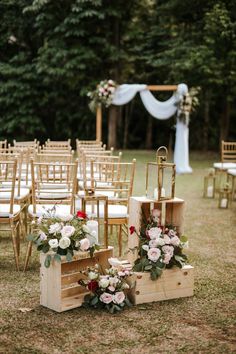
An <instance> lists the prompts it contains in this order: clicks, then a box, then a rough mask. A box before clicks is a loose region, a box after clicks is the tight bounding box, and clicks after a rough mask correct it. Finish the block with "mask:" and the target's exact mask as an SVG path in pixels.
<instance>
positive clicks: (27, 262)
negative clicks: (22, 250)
mask: <svg viewBox="0 0 236 354" xmlns="http://www.w3.org/2000/svg"><path fill="white" fill-rule="evenodd" d="M31 252H32V242H31V241H30V242H29V243H28V246H27V252H26V257H25V264H24V272H25V271H26V270H27V268H28V264H29V259H30V256H31Z"/></svg>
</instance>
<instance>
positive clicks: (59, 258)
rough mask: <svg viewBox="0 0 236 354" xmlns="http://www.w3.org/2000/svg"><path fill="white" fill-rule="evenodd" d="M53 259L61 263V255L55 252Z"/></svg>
mask: <svg viewBox="0 0 236 354" xmlns="http://www.w3.org/2000/svg"><path fill="white" fill-rule="evenodd" d="M54 260H55V261H56V262H59V263H61V256H60V255H59V254H57V253H56V254H55V255H54Z"/></svg>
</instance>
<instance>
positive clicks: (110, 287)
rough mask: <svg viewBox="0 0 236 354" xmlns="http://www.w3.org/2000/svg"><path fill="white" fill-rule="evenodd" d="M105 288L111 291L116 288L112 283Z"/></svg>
mask: <svg viewBox="0 0 236 354" xmlns="http://www.w3.org/2000/svg"><path fill="white" fill-rule="evenodd" d="M107 289H108V290H110V291H111V292H112V293H114V291H115V290H116V288H115V287H114V286H112V285H110V286H108V288H107Z"/></svg>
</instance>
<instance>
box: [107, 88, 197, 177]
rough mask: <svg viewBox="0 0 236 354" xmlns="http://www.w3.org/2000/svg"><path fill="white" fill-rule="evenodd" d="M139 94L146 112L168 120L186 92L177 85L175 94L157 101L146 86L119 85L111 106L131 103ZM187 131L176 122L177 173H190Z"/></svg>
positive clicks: (175, 156) (175, 155) (185, 126)
mask: <svg viewBox="0 0 236 354" xmlns="http://www.w3.org/2000/svg"><path fill="white" fill-rule="evenodd" d="M138 92H139V93H140V96H141V100H142V102H143V104H144V106H145V108H146V109H147V111H148V112H149V113H150V114H151V115H152V116H153V117H154V118H156V119H161V120H164V119H169V118H170V117H172V116H173V115H174V114H175V113H176V111H177V103H178V102H179V100H180V99H181V97H182V96H183V95H185V94H186V93H187V92H188V86H187V85H186V84H179V85H178V87H177V90H176V92H175V93H174V94H173V95H172V96H171V97H170V98H169V99H168V100H166V101H163V102H162V101H159V100H157V99H156V98H155V97H154V96H153V94H152V93H151V92H150V91H149V90H147V85H141V84H133V85H128V84H124V85H120V86H118V88H117V89H116V90H115V93H114V97H113V100H112V104H114V105H116V106H121V105H124V104H126V103H128V102H129V101H131V100H132V99H133V98H134V96H135V95H136V94H137V93H138ZM188 135H189V129H188V126H187V125H186V124H184V123H183V122H180V121H177V124H176V140H175V151H174V161H175V164H176V171H177V173H190V172H192V169H191V167H190V166H189V148H188Z"/></svg>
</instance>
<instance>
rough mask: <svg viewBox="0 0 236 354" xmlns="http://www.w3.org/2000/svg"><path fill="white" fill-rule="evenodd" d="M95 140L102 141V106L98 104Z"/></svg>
mask: <svg viewBox="0 0 236 354" xmlns="http://www.w3.org/2000/svg"><path fill="white" fill-rule="evenodd" d="M96 140H97V141H102V105H101V104H98V106H97V112H96Z"/></svg>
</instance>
